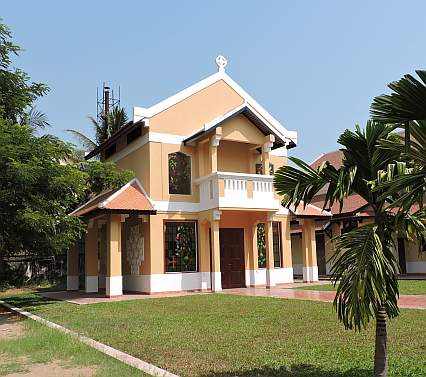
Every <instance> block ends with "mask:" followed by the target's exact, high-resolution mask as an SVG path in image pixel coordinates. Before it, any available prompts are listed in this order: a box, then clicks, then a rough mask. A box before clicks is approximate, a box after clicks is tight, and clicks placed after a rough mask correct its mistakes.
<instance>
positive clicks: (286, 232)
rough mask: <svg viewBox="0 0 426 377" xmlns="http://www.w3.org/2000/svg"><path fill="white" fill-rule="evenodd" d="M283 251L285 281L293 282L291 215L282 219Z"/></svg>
mask: <svg viewBox="0 0 426 377" xmlns="http://www.w3.org/2000/svg"><path fill="white" fill-rule="evenodd" d="M281 253H282V268H283V269H284V274H285V279H284V282H285V283H293V260H292V255H291V234H290V217H285V218H283V219H282V220H281Z"/></svg>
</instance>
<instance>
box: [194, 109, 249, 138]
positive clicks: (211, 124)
mask: <svg viewBox="0 0 426 377" xmlns="http://www.w3.org/2000/svg"><path fill="white" fill-rule="evenodd" d="M246 106H247V103H245V102H244V103H243V104H242V105H240V106H237V107H236V108H235V109H232V110H231V111H228V112H227V113H226V114H223V115H220V116H218V117H216V118H215V119H213V120H211V121H210V122H207V123H205V124H204V131H208V130H209V129H210V128H212V127H214V126H216V125H217V124H218V123H220V122H223V121H224V120H226V119H228V118H230V117H232V116H233V115H234V114H236V113H237V112H238V111H240V110H241V109H243V108H244V107H246ZM194 134H195V133H194Z"/></svg>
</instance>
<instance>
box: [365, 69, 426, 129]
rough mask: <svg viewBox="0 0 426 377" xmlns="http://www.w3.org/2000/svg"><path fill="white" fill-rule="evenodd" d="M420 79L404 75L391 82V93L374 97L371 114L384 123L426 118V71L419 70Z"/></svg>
mask: <svg viewBox="0 0 426 377" xmlns="http://www.w3.org/2000/svg"><path fill="white" fill-rule="evenodd" d="M416 73H417V75H418V76H419V78H420V81H419V80H417V79H416V78H415V77H413V76H412V75H404V77H402V78H401V79H400V80H398V81H394V82H391V83H390V84H389V85H388V87H389V88H390V89H391V91H392V93H391V94H383V95H380V96H377V97H375V98H374V99H373V103H372V104H371V108H370V114H371V116H372V118H373V119H374V120H376V121H379V122H384V123H404V122H408V121H411V120H426V71H422V70H417V71H416Z"/></svg>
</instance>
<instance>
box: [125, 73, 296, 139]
mask: <svg viewBox="0 0 426 377" xmlns="http://www.w3.org/2000/svg"><path fill="white" fill-rule="evenodd" d="M220 80H223V81H224V82H225V83H226V84H228V85H229V86H230V87H231V88H232V89H233V90H235V92H236V93H238V94H239V95H240V96H241V97H242V98H243V99H244V102H245V104H247V105H248V106H250V107H251V108H252V109H254V110H255V111H256V112H257V113H259V114H260V116H262V117H263V118H264V119H265V121H266V122H267V123H269V124H270V127H271V128H272V129H273V130H274V131H275V132H276V133H277V134H278V135H279V136H280V137H281V138H282V139H283V140H288V142H289V143H290V141H292V142H293V143H292V146H295V145H296V144H297V133H296V132H295V131H288V130H287V129H286V128H285V127H284V126H283V125H282V124H281V123H280V122H279V121H277V120H276V119H275V118H274V117H273V116H272V115H271V114H270V113H269V112H268V111H266V110H265V108H263V107H262V106H261V105H260V104H259V103H258V102H257V101H256V100H255V99H254V98H253V97H252V96H250V95H249V94H248V93H247V92H246V91H245V90H244V89H243V88H242V87H241V86H240V85H238V84H237V83H236V82H235V81H234V80H233V79H232V78H231V77H230V76H228V75H227V74H226V73H225V70H224V69H219V71H218V72H216V73H214V74H213V75H210V76H208V77H207V78H205V79H203V80H201V81H199V82H197V83H195V84H193V85H191V86H189V87H188V88H186V89H184V90H181V91H180V92H178V93H176V94H174V95H172V96H170V97H168V98H166V99H165V100H163V101H161V102H159V103H157V104H156V105H154V106H151V107H149V108H142V107H134V108H133V122H137V121H139V120H141V119H146V118H148V119H149V118H151V117H153V116H154V115H157V114H159V113H161V112H162V111H164V110H166V109H168V108H169V107H171V106H173V105H175V104H177V103H179V102H181V101H183V100H184V99H186V98H188V97H190V96H192V95H193V94H195V93H197V92H199V91H200V90H203V89H205V88H207V87H208V86H210V85H212V84H214V83H215V82H217V81H220Z"/></svg>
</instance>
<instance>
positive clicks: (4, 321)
mask: <svg viewBox="0 0 426 377" xmlns="http://www.w3.org/2000/svg"><path fill="white" fill-rule="evenodd" d="M24 335H25V326H24V323H23V320H22V318H21V317H19V316H17V315H15V314H13V313H12V312H10V311H8V310H6V309H5V308H2V307H0V342H1V341H2V340H6V341H7V340H13V339H17V338H19V337H22V336H24ZM0 350H1V343H0ZM30 356H31V355H28V356H18V357H16V356H14V357H11V356H10V355H7V354H4V353H3V354H2V353H1V351H0V367H1V366H6V365H7V364H16V363H18V364H20V366H21V367H22V369H23V370H25V371H24V372H19V373H10V374H7V375H5V376H4V377H57V376H61V377H80V376H81V377H90V376H93V375H94V374H95V373H96V369H97V368H96V367H68V366H67V365H66V363H64V362H62V361H60V360H53V361H51V362H48V363H44V364H32V363H31V358H30Z"/></svg>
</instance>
